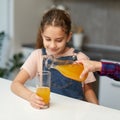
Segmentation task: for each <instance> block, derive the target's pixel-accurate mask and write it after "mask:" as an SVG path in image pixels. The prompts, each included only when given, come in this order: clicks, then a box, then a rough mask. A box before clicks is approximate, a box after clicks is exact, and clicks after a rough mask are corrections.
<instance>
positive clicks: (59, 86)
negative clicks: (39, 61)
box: [42, 48, 84, 100]
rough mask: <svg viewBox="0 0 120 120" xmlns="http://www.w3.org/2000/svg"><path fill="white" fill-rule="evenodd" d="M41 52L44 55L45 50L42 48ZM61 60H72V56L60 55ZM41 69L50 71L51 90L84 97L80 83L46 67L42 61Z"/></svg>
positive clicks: (69, 95) (77, 97) (70, 95)
mask: <svg viewBox="0 0 120 120" xmlns="http://www.w3.org/2000/svg"><path fill="white" fill-rule="evenodd" d="M42 54H43V55H46V50H45V49H44V48H43V49H42ZM59 59H61V60H73V56H64V57H60V58H59ZM43 70H49V71H50V72H51V91H52V92H54V93H58V94H61V95H65V96H68V97H72V98H76V99H81V100H83V99H84V95H83V90H82V84H81V82H77V81H75V80H73V79H70V78H67V77H65V76H63V75H62V74H61V73H60V72H59V71H58V70H56V69H54V68H51V69H47V68H46V67H45V65H44V61H43Z"/></svg>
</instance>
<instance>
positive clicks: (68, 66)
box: [45, 56, 87, 82]
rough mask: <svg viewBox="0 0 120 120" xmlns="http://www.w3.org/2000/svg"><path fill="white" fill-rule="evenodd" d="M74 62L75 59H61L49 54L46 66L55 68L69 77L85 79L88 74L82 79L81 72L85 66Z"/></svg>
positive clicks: (80, 80) (78, 79)
mask: <svg viewBox="0 0 120 120" xmlns="http://www.w3.org/2000/svg"><path fill="white" fill-rule="evenodd" d="M73 63H74V60H61V59H58V58H54V57H53V56H47V57H46V60H45V66H46V67H47V68H48V69H50V68H54V69H56V70H58V71H59V72H60V73H61V74H63V75H64V76H66V77H68V78H71V79H73V80H77V81H79V82H82V81H84V80H85V79H86V78H87V75H86V76H85V77H84V78H82V79H80V74H81V73H82V71H83V69H84V66H83V65H82V64H73Z"/></svg>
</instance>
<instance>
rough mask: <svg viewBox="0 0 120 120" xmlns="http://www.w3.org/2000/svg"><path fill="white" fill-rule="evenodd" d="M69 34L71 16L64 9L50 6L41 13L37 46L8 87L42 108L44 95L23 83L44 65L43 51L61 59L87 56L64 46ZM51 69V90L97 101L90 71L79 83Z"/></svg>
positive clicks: (68, 39) (69, 37) (35, 106)
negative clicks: (82, 81) (38, 93)
mask: <svg viewBox="0 0 120 120" xmlns="http://www.w3.org/2000/svg"><path fill="white" fill-rule="evenodd" d="M71 35H72V33H71V20H70V16H69V14H68V13H67V12H66V11H63V10H59V9H51V10H49V11H48V12H46V13H45V14H44V16H43V19H42V21H41V24H40V29H39V32H38V39H37V48H39V49H36V50H34V51H33V52H32V53H31V55H30V56H29V57H28V59H27V60H26V61H25V63H24V64H23V66H22V67H21V70H20V72H19V73H18V75H17V76H16V78H15V79H14V80H13V82H12V85H11V90H12V91H13V92H14V93H15V94H17V95H18V96H20V97H22V98H23V99H25V100H27V101H29V102H30V104H31V105H32V106H33V107H34V108H37V109H40V108H43V107H44V102H43V99H42V98H41V97H39V96H37V95H36V93H34V92H32V91H30V90H29V89H28V88H26V87H25V86H24V83H25V82H26V81H27V80H28V79H32V78H34V77H35V75H36V73H38V72H39V73H41V71H42V68H43V69H45V68H44V66H43V64H42V55H53V56H54V57H57V58H58V57H59V58H63V59H72V58H73V57H72V56H73V55H76V56H77V59H78V60H80V59H88V57H87V56H86V55H85V54H83V53H82V52H76V50H74V48H70V47H68V46H67V43H68V42H69V41H70V39H71ZM50 72H51V74H52V78H51V81H52V83H51V91H52V92H55V93H58V94H62V95H66V96H69V97H72V98H76V99H81V100H86V101H88V102H91V103H95V104H98V100H97V98H96V96H95V93H94V91H93V89H92V87H91V83H92V82H94V81H95V80H96V79H95V77H94V75H93V73H89V75H88V77H87V79H86V80H85V82H84V83H81V82H77V81H75V80H72V79H69V78H66V77H64V76H63V75H62V74H60V72H58V71H57V70H55V69H50Z"/></svg>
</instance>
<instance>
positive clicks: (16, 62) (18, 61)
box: [0, 53, 24, 78]
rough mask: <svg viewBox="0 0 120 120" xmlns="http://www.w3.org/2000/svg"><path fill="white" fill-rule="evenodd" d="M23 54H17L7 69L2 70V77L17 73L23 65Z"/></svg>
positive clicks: (9, 62) (0, 73)
mask: <svg viewBox="0 0 120 120" xmlns="http://www.w3.org/2000/svg"><path fill="white" fill-rule="evenodd" d="M23 58H24V55H23V53H16V54H14V55H13V57H12V58H10V59H9V60H8V62H7V63H6V68H0V77H5V78H6V77H8V76H9V75H10V74H11V73H12V72H14V71H17V70H18V69H19V68H20V67H21V65H22V64H23Z"/></svg>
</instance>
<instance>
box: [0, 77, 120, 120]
mask: <svg viewBox="0 0 120 120" xmlns="http://www.w3.org/2000/svg"><path fill="white" fill-rule="evenodd" d="M10 84H11V81H9V80H6V79H2V78H0V120H120V111H119V110H115V109H111V108H107V107H103V106H100V105H94V104H91V103H87V102H84V101H81V100H76V99H72V98H69V97H65V96H62V95H58V94H54V93H51V104H50V108H48V109H40V110H37V109H35V108H32V107H31V105H30V104H29V103H28V102H27V101H26V100H24V99H22V98H20V97H18V96H16V95H15V94H13V93H12V92H11V90H10ZM111 94H112V93H111ZM113 94H114V93H113Z"/></svg>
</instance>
